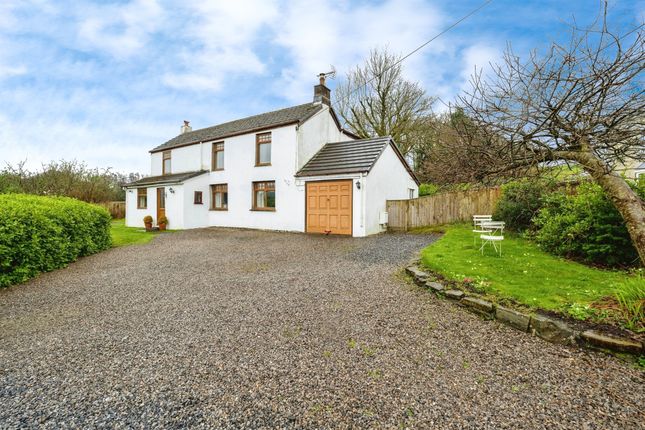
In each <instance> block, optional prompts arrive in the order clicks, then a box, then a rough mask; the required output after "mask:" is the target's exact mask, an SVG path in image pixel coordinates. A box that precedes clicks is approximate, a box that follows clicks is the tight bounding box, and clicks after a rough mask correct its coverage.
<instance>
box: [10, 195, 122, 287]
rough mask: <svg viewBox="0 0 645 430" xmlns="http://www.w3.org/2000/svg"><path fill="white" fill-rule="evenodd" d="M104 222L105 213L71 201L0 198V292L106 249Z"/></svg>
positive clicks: (107, 234) (107, 221) (108, 239)
mask: <svg viewBox="0 0 645 430" xmlns="http://www.w3.org/2000/svg"><path fill="white" fill-rule="evenodd" d="M110 221H111V219H110V214H109V213H108V212H107V211H106V210H105V209H103V208H101V207H99V206H95V205H91V204H88V203H84V202H81V201H79V200H75V199H72V198H67V197H42V196H33V195H26V194H2V195H0V287H6V286H8V285H12V284H17V283H20V282H24V281H26V280H27V279H29V278H31V277H33V276H36V275H37V274H38V273H41V272H48V271H50V270H54V269H58V268H61V267H65V266H66V265H67V264H69V263H70V262H72V261H74V260H76V259H77V258H78V257H82V256H85V255H90V254H94V253H96V252H99V251H102V250H104V249H107V248H109V247H110V246H111V244H112V239H111V236H110Z"/></svg>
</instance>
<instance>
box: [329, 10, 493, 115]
mask: <svg viewBox="0 0 645 430" xmlns="http://www.w3.org/2000/svg"><path fill="white" fill-rule="evenodd" d="M492 1H493V0H486V1H485V2H483V3H482V4H480V5H479V6H477V7H476V8H475V9H473V10H471V11H470V12H468V13H467V14H466V15H464V16H462V17H461V18H459V19H458V20H457V21H455V22H453V23H452V24H451V25H449V26H448V27H446V28H444V29H443V30H441V31H440V32H439V33H437V34H436V35H434V36H432V37H431V38H430V39H428V40H427V41H425V42H424V43H423V44H422V45H419V46H418V47H416V48H415V49H413V50H412V51H410V52H409V53H407V54H406V55H404V56H403V57H401V58H400V59H399V60H398V61H396V62H395V63H394V64H392V65H391V66H390V67H388V68H387V69H385V70H383V72H381V74H380V75H377V76H374V77H373V78H371V79H369V80H368V81H367V82H365V83H363V84H361V85H360V86H358V87H357V88H355V89H353V90H352V91H350V92H349V93H347V94H346V95H345V97H349V96H351V95H352V94H354V93H355V92H356V91H358V90H359V89H360V88H361V87H364V86H366V85H368V84H370V83H371V82H373V81H374V80H375V79H376V78H378V77H380V76H382V75H383V74H385V73H386V72H387V71H388V70H390V69H392V68H394V67H396V66H398V65H399V64H401V63H402V62H403V61H404V60H406V59H407V58H409V57H410V56H412V55H413V54H415V53H417V52H418V51H420V50H421V49H423V48H425V47H426V46H427V45H428V44H430V43H432V42H433V41H435V40H436V39H438V38H439V37H441V36H443V35H444V34H446V33H447V32H449V31H450V30H452V29H453V28H455V27H456V26H458V25H459V24H461V23H462V22H464V21H465V20H467V19H468V18H470V17H471V16H473V15H474V14H476V13H477V12H479V11H480V10H482V9H483V8H485V7H486V6H488V5H489V4H490V3H492ZM336 103H337V102H336ZM336 103H334V104H336Z"/></svg>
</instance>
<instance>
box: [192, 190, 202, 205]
mask: <svg viewBox="0 0 645 430" xmlns="http://www.w3.org/2000/svg"><path fill="white" fill-rule="evenodd" d="M194 203H195V204H196V205H201V204H202V203H203V201H202V192H201V191H195V199H194Z"/></svg>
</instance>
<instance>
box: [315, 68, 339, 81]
mask: <svg viewBox="0 0 645 430" xmlns="http://www.w3.org/2000/svg"><path fill="white" fill-rule="evenodd" d="M335 77H336V68H335V67H334V66H333V65H332V66H331V71H330V72H327V73H319V74H318V78H319V79H320V85H325V79H327V78H331V79H334V78H335Z"/></svg>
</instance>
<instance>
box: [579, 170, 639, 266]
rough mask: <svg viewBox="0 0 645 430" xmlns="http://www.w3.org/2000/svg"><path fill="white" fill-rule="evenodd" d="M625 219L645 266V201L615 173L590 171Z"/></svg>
mask: <svg viewBox="0 0 645 430" xmlns="http://www.w3.org/2000/svg"><path fill="white" fill-rule="evenodd" d="M590 173H591V174H592V176H593V178H594V179H595V180H596V182H597V183H598V184H599V185H600V186H601V187H602V189H603V190H604V191H605V193H606V194H607V196H608V197H609V199H610V200H611V201H612V202H613V203H614V206H616V209H618V212H620V215H621V216H622V217H623V219H624V220H625V224H626V225H627V231H628V232H629V236H630V237H631V239H632V243H633V244H634V247H635V248H636V251H638V256H639V257H640V259H641V264H642V265H643V266H645V202H643V200H641V198H640V197H639V196H638V195H637V194H636V193H635V192H634V190H632V189H631V187H630V186H629V184H627V182H625V180H624V179H623V178H621V177H620V176H618V175H617V174H615V173H606V172H590Z"/></svg>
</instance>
